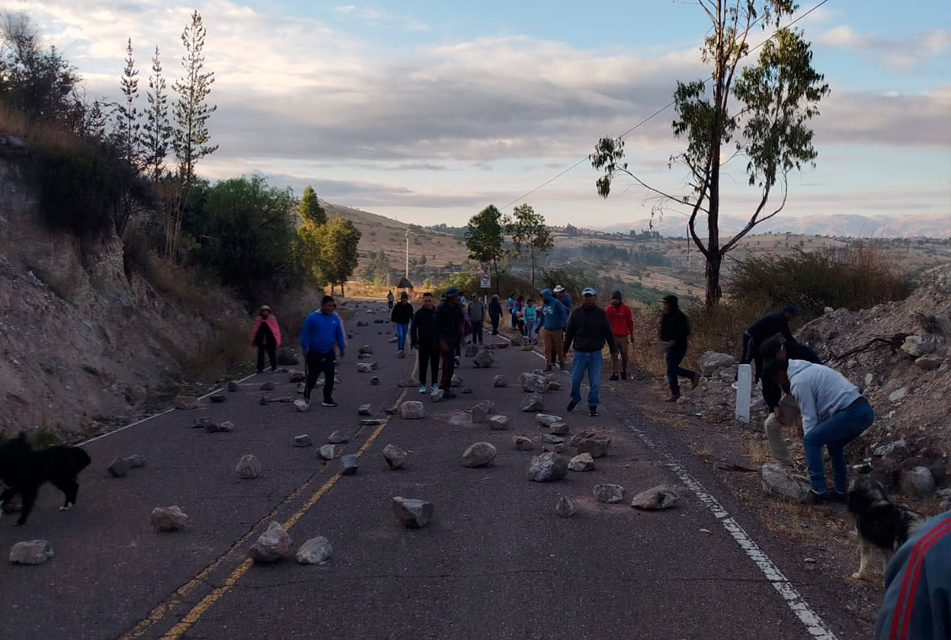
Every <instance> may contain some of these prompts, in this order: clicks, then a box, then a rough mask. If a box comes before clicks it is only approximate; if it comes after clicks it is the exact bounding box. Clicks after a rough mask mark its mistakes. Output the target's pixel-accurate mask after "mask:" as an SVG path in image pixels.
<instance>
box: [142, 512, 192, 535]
mask: <svg viewBox="0 0 951 640" xmlns="http://www.w3.org/2000/svg"><path fill="white" fill-rule="evenodd" d="M149 523H150V524H151V525H152V527H154V528H155V529H158V530H159V531H179V530H181V529H185V528H187V527H188V516H187V515H185V513H184V512H183V511H182V509H181V507H164V508H163V507H156V508H155V509H152V513H151V514H150V515H149Z"/></svg>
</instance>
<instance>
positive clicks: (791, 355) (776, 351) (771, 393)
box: [759, 338, 822, 467]
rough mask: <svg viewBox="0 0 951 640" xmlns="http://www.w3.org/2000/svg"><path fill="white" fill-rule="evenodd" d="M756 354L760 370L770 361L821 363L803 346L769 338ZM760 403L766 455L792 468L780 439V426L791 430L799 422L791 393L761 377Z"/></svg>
mask: <svg viewBox="0 0 951 640" xmlns="http://www.w3.org/2000/svg"><path fill="white" fill-rule="evenodd" d="M759 355H760V356H761V357H762V359H763V366H764V367H768V366H769V363H770V362H772V361H773V360H805V361H806V362H814V363H815V364H822V361H821V360H820V359H819V356H818V355H817V354H816V352H815V351H813V350H812V349H810V348H809V347H807V346H806V345H804V344H799V343H798V342H783V341H782V340H779V339H777V338H770V339H769V340H766V341H765V342H764V343H763V344H762V345H760V347H759ZM763 400H765V401H766V408H767V409H768V410H769V415H768V416H767V417H766V424H765V429H766V440H767V441H768V442H769V451H770V454H771V455H772V456H773V458H774V459H775V460H776V461H777V462H779V463H780V464H783V465H786V466H787V467H792V466H793V462H792V458H791V457H790V456H789V449H787V448H786V440H785V439H784V437H783V427H792V426H793V425H795V424H796V423H798V422H799V421H800V420H801V419H802V416H801V414H800V412H799V405H798V404H797V403H796V399H795V398H794V397H793V396H792V395H791V394H788V393H783V390H782V388H781V387H780V386H779V385H778V384H776V382H774V381H773V380H772V379H770V378H767V377H764V378H763Z"/></svg>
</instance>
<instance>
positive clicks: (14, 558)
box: [10, 540, 53, 564]
mask: <svg viewBox="0 0 951 640" xmlns="http://www.w3.org/2000/svg"><path fill="white" fill-rule="evenodd" d="M52 557H53V545H51V544H50V543H49V542H47V541H46V540H30V541H28V542H17V543H16V544H15V545H13V548H12V549H10V562H12V563H13V564H43V563H44V562H46V561H47V560H49V559H50V558H52Z"/></svg>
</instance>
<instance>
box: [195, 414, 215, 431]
mask: <svg viewBox="0 0 951 640" xmlns="http://www.w3.org/2000/svg"><path fill="white" fill-rule="evenodd" d="M214 426H216V425H215V421H214V420H212V419H211V418H209V417H208V416H202V417H200V418H195V420H194V421H192V429H205V430H206V431H207V430H208V427H214Z"/></svg>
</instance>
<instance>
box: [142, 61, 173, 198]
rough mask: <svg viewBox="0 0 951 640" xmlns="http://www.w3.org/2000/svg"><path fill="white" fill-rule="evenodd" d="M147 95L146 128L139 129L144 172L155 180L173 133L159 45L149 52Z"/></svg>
mask: <svg viewBox="0 0 951 640" xmlns="http://www.w3.org/2000/svg"><path fill="white" fill-rule="evenodd" d="M146 98H147V100H148V108H146V110H145V128H144V130H143V132H142V146H143V155H144V164H145V168H144V172H145V175H146V176H148V177H149V179H150V180H152V182H158V181H159V179H160V178H161V177H162V174H163V173H164V171H165V157H166V156H167V155H168V147H169V142H170V139H171V135H172V132H171V124H170V123H169V120H168V91H167V89H166V85H165V76H163V75H162V59H161V57H160V56H159V48H158V47H155V54H154V55H153V56H152V75H150V76H149V89H148V91H147V92H146Z"/></svg>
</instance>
